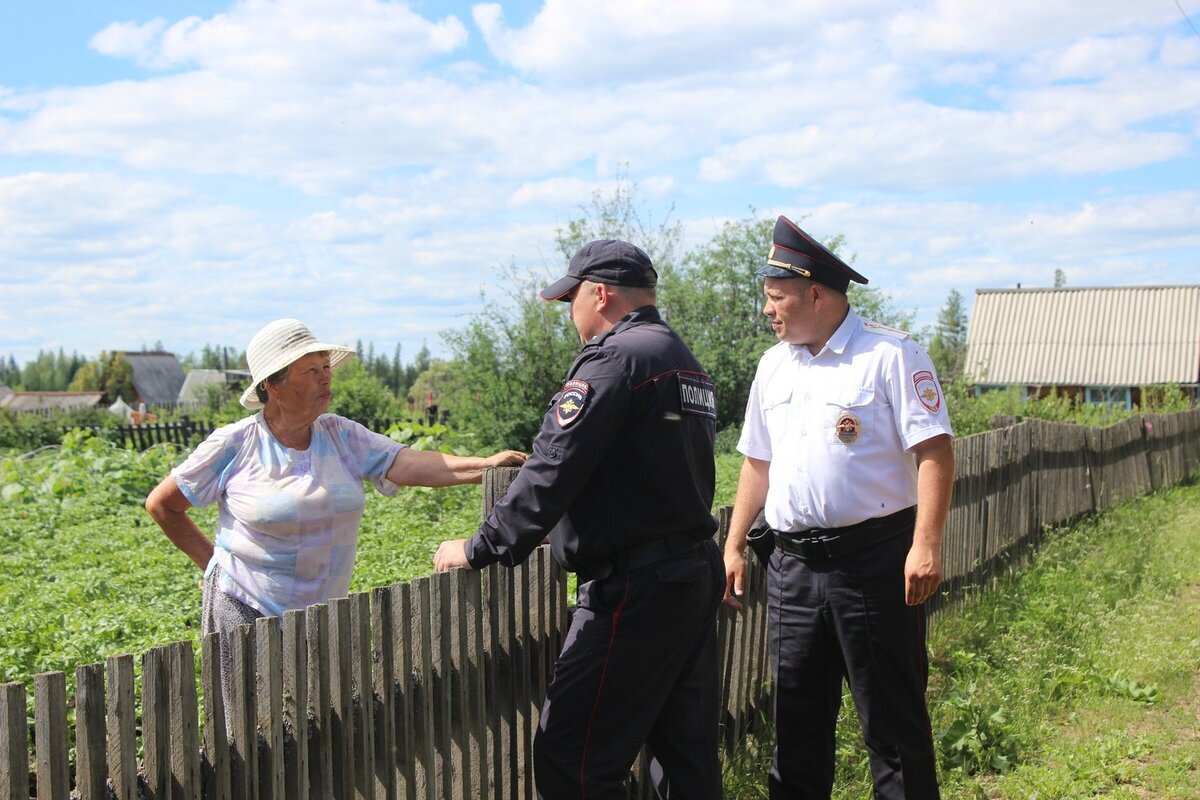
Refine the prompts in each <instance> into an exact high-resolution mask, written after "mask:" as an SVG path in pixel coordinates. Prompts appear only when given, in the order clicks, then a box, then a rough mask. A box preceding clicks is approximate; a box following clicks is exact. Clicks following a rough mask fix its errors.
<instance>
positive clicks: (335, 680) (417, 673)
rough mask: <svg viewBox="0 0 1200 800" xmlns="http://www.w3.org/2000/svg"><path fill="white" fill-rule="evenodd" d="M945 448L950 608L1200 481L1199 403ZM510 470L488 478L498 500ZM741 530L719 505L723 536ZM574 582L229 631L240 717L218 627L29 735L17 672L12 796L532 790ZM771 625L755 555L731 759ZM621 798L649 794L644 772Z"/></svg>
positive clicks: (492, 584)
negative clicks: (224, 680) (1086, 531)
mask: <svg viewBox="0 0 1200 800" xmlns="http://www.w3.org/2000/svg"><path fill="white" fill-rule="evenodd" d="M954 447H955V455H956V457H957V459H958V469H957V473H956V479H955V495H954V501H953V505H952V508H951V513H950V519H949V521H948V523H947V530H946V539H945V543H944V547H943V555H944V562H945V563H944V571H945V575H946V584H945V585H946V591H945V592H943V594H942V596H941V597H942V600H941V602H943V603H944V602H945V600H946V599H947V598H949V599H953V598H954V597H955V596H959V595H961V594H962V593H963V590H964V588H965V587H968V586H971V585H973V584H979V583H986V582H988V581H990V580H991V579H992V578H993V577H994V576H995V575H996V573H997V571H998V570H999V569H1000V568H1002V567H1004V566H1005V565H1007V564H1009V563H1012V562H1011V559H1013V558H1014V557H1018V558H1019V557H1020V556H1021V555H1022V554H1023V553H1024V552H1025V551H1026V550H1027V549H1028V548H1029V547H1031V546H1032V545H1034V544H1036V542H1037V541H1038V540H1039V539H1040V537H1041V536H1042V535H1043V532H1044V530H1045V528H1046V527H1047V526H1051V525H1058V524H1062V523H1064V522H1068V521H1070V520H1072V519H1075V518H1077V517H1079V516H1081V515H1085V514H1090V513H1093V512H1096V511H1099V510H1102V509H1105V508H1108V507H1109V506H1111V505H1112V504H1113V503H1115V502H1119V501H1121V500H1124V499H1128V498H1132V497H1136V496H1139V495H1141V494H1145V493H1146V492H1148V491H1151V490H1153V489H1158V488H1162V487H1165V486H1170V485H1174V484H1177V483H1180V482H1181V481H1183V480H1185V479H1187V478H1188V477H1190V476H1193V475H1195V474H1197V473H1198V472H1200V411H1198V410H1193V411H1189V412H1185V413H1182V414H1177V415H1172V416H1153V417H1143V418H1138V419H1131V420H1129V421H1127V422H1124V423H1121V424H1119V425H1114V426H1111V427H1108V428H1102V429H1092V428H1083V427H1079V426H1075V425H1069V424H1054V423H1044V422H1038V421H1029V422H1023V423H1020V424H1018V425H1015V426H1012V427H1009V428H1005V429H1002V430H996V431H991V432H988V433H985V434H979V435H977V436H970V437H967V438H965V439H962V440H959V441H956V442H955V444H954ZM513 474H515V470H495V471H493V472H492V473H490V474H489V477H488V479H487V480H486V481H485V486H484V506H485V509H486V508H488V507H490V505H491V504H492V503H494V502H495V500H496V499H498V497H499V496H501V495H502V493H503V490H504V489H505V488H506V487H507V485H508V482H509V481H510V480H511V478H512V475H513ZM728 520H729V510H728V509H722V511H721V533H720V534H719V535H721V536H723V535H724V531H725V530H726V529H727V526H728ZM565 578H566V576H565V574H564V573H563V572H562V571H561V570H560V569H559V568H558V567H557V566H556V565H555V564H554V563H553V560H552V559H551V558H550V555H549V552H548V550H547V548H545V547H541V548H538V550H537V551H536V552H535V553H534V555H533V556H532V557H531V559H530V560H529V562H527V563H526V564H524V565H522V566H520V567H517V568H515V569H505V568H501V567H495V566H493V567H489V568H488V569H485V570H481V571H479V572H464V571H455V572H451V573H449V574H445V575H433V576H430V577H427V578H421V579H419V580H416V581H413V582H411V583H402V584H396V585H393V586H388V587H381V588H377V589H375V590H373V591H371V592H369V593H358V594H354V595H351V596H350V597H348V598H341V599H337V600H333V601H332V602H330V603H328V604H326V605H317V606H312V607H310V608H308V609H307V610H305V611H292V612H288V613H287V614H285V615H284V617H283V618H282V619H281V618H267V619H263V620H259V621H258V622H257V623H256V625H255V626H254V627H253V628H251V627H249V626H246V627H245V628H243V629H242V631H241V632H240V633H239V634H238V635H237V636H236V637H235V638H234V642H233V646H234V680H233V686H232V689H231V693H230V698H229V706H228V707H225V705H224V701H223V699H222V694H221V692H220V690H219V688H218V682H219V677H218V676H217V675H216V673H215V671H214V669H213V665H214V664H215V663H216V657H215V652H216V650H215V648H216V640H215V637H213V636H210V637H208V638H206V639H205V640H204V641H202V643H201V650H202V653H201V654H200V656H201V657H200V658H199V659H197V658H196V654H195V653H194V652H193V649H192V645H191V643H190V642H176V643H174V644H169V645H165V646H162V647H158V648H154V649H153V650H151V651H150V652H147V653H145V654H143V655H142V656H141V659H140V666H141V669H140V674H137V670H136V667H137V666H138V664H137V663H135V659H134V657H133V656H130V655H120V656H114V657H112V658H109V659H108V660H107V661H106V662H105V663H104V664H90V665H85V666H80V667H78V668H77V669H76V671H75V692H74V698H73V700H69V699H68V696H67V680H66V676H65V675H64V674H63V673H61V672H50V673H43V674H40V675H37V676H35V677H34V679H33V689H34V697H33V710H34V722H33V724H32V725H31V724H30V723H29V720H28V716H27V715H28V713H29V705H28V698H27V696H26V686H25V684H24V683H22V682H13V683H8V684H4V685H2V686H0V800H25V798H28V797H34V796H35V797H37V798H38V800H67V799H68V798H69V797H72V796H75V797H79V798H83V800H94V799H99V798H118V800H135V799H136V798H148V799H150V800H167V799H169V800H179V799H181V798H185V799H190V798H205V799H208V798H212V799H213V800H226V798H230V799H233V798H237V800H241V799H242V798H251V799H252V800H274V799H275V798H287V799H288V800H307V798H314V800H315V799H316V798H347V799H349V798H355V799H356V800H357V799H359V798H362V799H365V798H372V799H373V800H416V799H417V798H423V799H424V800H435V799H436V798H493V797H506V798H529V797H533V796H534V792H533V776H532V773H531V758H530V753H531V748H532V741H533V734H534V731H535V730H536V728H537V722H538V713H539V708H540V702H541V697H542V695H543V692H544V690H545V686H546V683H547V681H548V680H549V676H550V674H551V670H552V666H553V663H554V659H555V657H556V655H557V653H558V650H559V649H560V647H561V646H562V641H563V636H564V634H565V630H566V625H567V614H568V611H567V602H566V580H565ZM765 621H766V600H765V574H764V572H763V570H762V569H761V567H754V568H753V569H752V570H751V574H750V576H749V585H748V586H747V593H746V599H745V601H744V609H743V611H742V612H741V613H739V614H734V613H733V612H730V611H728V610H723V611H722V613H721V615H720V620H719V628H718V631H719V637H720V653H721V670H722V690H723V697H722V704H723V705H722V709H723V714H722V725H723V734H724V736H723V742H724V745H725V747H726V749H727V751H729V750H731V749H732V748H733V747H736V745H737V744H738V743H739V742H740V741H741V740H742V738H743V737H744V735H745V734H746V732H747V731H748V730H749V729H751V728H752V727H753V725H754V723H755V722H756V720H757V719H759V715H760V714H761V713H763V712H764V711H765V710H766V709H767V708H768V707H769V702H770V686H769V682H768V680H767V676H768V669H767V664H766V624H765ZM197 661H198V662H199V670H200V672H199V680H198V681H197ZM197 684H199V691H197ZM139 695H140V699H141V702H140V704H139V703H138V702H137V701H136V699H135V698H137V697H138V696H139ZM72 729H73V731H74V737H73V741H71V730H72ZM31 745H32V753H33V758H32V759H31V757H30V753H31ZM72 745H73V746H74V754H75V755H74V761H73V762H72V760H71V759H70V753H71V746H72ZM139 745H140V753H141V758H140V761H139V758H138V753H139ZM629 794H630V797H637V798H641V797H649V796H651V795H650V790H649V787H648V785H647V781H646V776H645V770H644V767H643V766H641V765H639V766H638V767H637V768H635V771H634V774H633V775H632V776H631V780H630V784H629Z"/></svg>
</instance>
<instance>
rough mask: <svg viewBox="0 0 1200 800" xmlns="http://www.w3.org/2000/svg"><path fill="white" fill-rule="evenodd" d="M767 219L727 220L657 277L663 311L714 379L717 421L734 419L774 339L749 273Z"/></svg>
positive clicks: (759, 255) (757, 284)
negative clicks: (677, 265)
mask: <svg viewBox="0 0 1200 800" xmlns="http://www.w3.org/2000/svg"><path fill="white" fill-rule="evenodd" d="M773 225H774V222H773V220H770V219H757V218H754V217H750V218H747V219H742V220H736V221H731V222H726V223H725V224H724V225H723V226H722V228H721V230H720V232H719V233H717V235H716V236H714V237H713V238H712V239H711V240H709V241H708V242H707V243H706V244H703V245H701V246H700V247H698V248H696V249H695V250H692V251H690V252H688V253H687V254H686V255H685V256H684V259H683V263H682V266H681V267H680V269H678V270H676V271H673V272H671V273H669V274H668V275H666V276H664V278H663V280H662V282H661V283H660V284H659V298H658V302H659V307H660V309H661V311H662V314H663V317H664V319H666V320H667V323H668V324H669V325H670V326H671V327H672V328H674V329H675V331H676V333H678V334H679V335H680V336H681V337H682V338H683V340H684V341H685V342H687V343H688V346H689V347H691V349H692V352H694V353H695V354H696V358H698V359H699V360H700V363H701V364H703V365H704V368H705V369H706V370H707V371H708V373H709V375H710V376H711V378H712V380H713V384H714V386H715V388H716V394H717V427H718V428H724V427H726V426H728V425H731V424H738V423H740V422H741V419H742V415H743V414H744V412H745V408H746V398H747V397H748V396H749V394H750V384H751V383H752V382H753V380H754V370H755V365H756V364H757V363H758V357H759V356H760V355H762V353H763V351H764V350H766V349H767V348H768V347H770V346H771V345H773V344H774V343H775V337H774V336H773V335H772V334H771V331H770V328H769V327H768V325H767V322H766V317H765V316H763V313H762V301H763V293H762V278H759V277H757V276H756V275H755V274H754V271H755V269H757V268H758V266H759V265H760V264H762V262H763V260H764V257H765V256H764V254H765V253H766V252H767V250H768V249H770V246H771V229H772V227H773Z"/></svg>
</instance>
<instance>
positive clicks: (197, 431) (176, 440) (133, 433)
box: [63, 416, 399, 451]
mask: <svg viewBox="0 0 1200 800" xmlns="http://www.w3.org/2000/svg"><path fill="white" fill-rule="evenodd" d="M398 421H399V420H396V419H370V420H362V423H363V424H364V425H366V426H367V427H368V428H370V429H371V430H373V431H379V432H381V433H382V432H383V431H386V430H387V429H388V428H389V427H390V426H391V425H392V424H394V423H396V422H398ZM67 430H71V429H70V428H63V431H64V432H66V431H67ZM89 430H91V431H92V432H93V433H95V434H96V435H97V436H99V437H101V438H103V439H106V440H107V441H110V442H112V443H113V444H115V445H117V446H118V447H125V448H130V449H133V450H139V451H140V450H146V449H148V448H150V447H153V446H155V445H158V444H174V445H178V446H180V447H192V446H195V445H196V444H197V443H199V442H200V441H202V440H203V439H205V438H206V437H207V436H208V435H209V434H210V433H212V432H213V431H214V430H216V426H215V425H214V424H213V423H211V422H206V421H202V420H194V419H191V418H190V417H186V416H185V417H183V418H182V419H179V420H176V421H173V422H143V423H140V424H137V425H117V426H115V427H93V428H89Z"/></svg>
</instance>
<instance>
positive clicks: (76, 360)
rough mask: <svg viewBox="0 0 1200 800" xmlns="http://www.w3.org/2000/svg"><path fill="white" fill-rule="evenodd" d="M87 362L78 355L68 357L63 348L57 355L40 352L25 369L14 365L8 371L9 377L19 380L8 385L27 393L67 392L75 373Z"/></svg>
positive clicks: (72, 354)
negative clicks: (18, 368)
mask: <svg viewBox="0 0 1200 800" xmlns="http://www.w3.org/2000/svg"><path fill="white" fill-rule="evenodd" d="M85 360H86V359H84V358H83V356H81V355H79V354H78V353H71V355H69V356H68V355H67V354H66V353H64V352H63V350H62V348H59V350H58V352H57V353H55V352H54V351H53V350H49V351H42V350H39V351H38V354H37V358H35V359H34V360H33V361H30V362H29V363H28V364H26V365H25V367H24V368H23V369H20V370H17V369H16V364H15V363H13V364H12V365H11V369H10V370H6V372H8V374H9V375H11V376H13V377H18V378H19V380H17V381H15V382H12V383H9V384H8V385H9V386H10V387H11V388H13V389H17V390H23V391H27V392H62V391H66V389H67V387H68V386H69V385H70V383H71V379H72V378H73V377H75V371H76V370H77V369H79V368H80V367H81V366H82V365H83V363H84V361H85Z"/></svg>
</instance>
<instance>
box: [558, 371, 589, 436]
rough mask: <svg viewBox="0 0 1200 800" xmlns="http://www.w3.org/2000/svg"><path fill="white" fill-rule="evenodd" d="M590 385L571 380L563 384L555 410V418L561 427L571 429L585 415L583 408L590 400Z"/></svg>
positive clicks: (585, 382)
mask: <svg viewBox="0 0 1200 800" xmlns="http://www.w3.org/2000/svg"><path fill="white" fill-rule="evenodd" d="M588 388H589V387H588V383H587V381H581V380H569V381H567V382H566V383H564V384H563V388H562V393H561V394H559V396H558V403H557V404H556V405H555V408H554V416H555V418H556V419H557V420H558V424H559V427H562V428H566V427H569V426H570V425H571V424H572V423H574V422H575V420H577V419H579V418H580V417H581V416H582V415H583V408H584V406H586V405H587V400H588Z"/></svg>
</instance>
